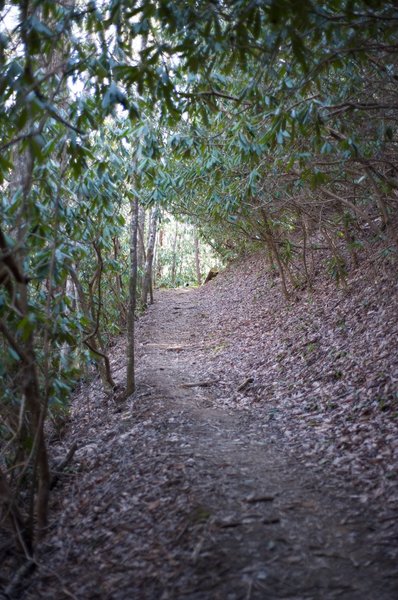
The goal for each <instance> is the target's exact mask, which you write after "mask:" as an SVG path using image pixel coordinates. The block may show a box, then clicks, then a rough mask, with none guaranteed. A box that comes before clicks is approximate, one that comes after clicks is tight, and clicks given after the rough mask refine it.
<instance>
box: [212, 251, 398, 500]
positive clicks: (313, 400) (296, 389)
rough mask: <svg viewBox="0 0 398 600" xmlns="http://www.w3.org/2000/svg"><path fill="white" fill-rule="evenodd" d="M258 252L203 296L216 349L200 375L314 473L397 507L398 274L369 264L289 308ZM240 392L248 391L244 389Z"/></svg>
mask: <svg viewBox="0 0 398 600" xmlns="http://www.w3.org/2000/svg"><path fill="white" fill-rule="evenodd" d="M268 271H269V269H268V268H267V266H266V264H265V257H263V256H261V255H260V254H259V255H257V256H250V257H248V258H246V259H242V260H241V261H237V262H235V263H233V264H232V265H230V267H228V268H227V269H226V271H225V272H224V273H223V274H222V275H221V276H220V277H218V278H216V279H215V280H214V281H212V282H210V283H209V284H207V286H206V287H205V288H203V289H202V290H201V296H202V301H203V302H204V304H205V306H206V310H207V314H208V315H209V318H208V321H207V325H206V327H207V331H206V340H207V341H208V343H210V344H212V347H211V351H210V352H209V353H208V355H207V360H206V362H205V363H204V364H202V366H203V371H204V373H205V372H207V373H208V372H211V377H213V378H214V379H217V380H218V389H219V390H221V397H220V398H219V399H220V401H221V402H222V404H223V405H224V406H228V407H234V408H238V409H242V410H244V409H246V410H252V411H255V413H256V414H258V417H259V418H261V419H265V420H266V421H272V422H273V423H275V424H277V425H278V427H279V429H280V431H281V432H282V433H283V434H284V436H285V438H286V439H287V440H288V443H289V446H290V447H292V448H294V451H295V452H296V451H297V452H299V454H300V456H302V457H303V459H305V460H306V464H307V466H308V467H316V466H319V465H322V467H323V468H327V469H328V470H329V469H333V470H334V471H336V472H338V473H340V474H342V475H344V476H345V477H348V478H353V479H354V480H355V481H358V482H360V486H359V489H360V490H361V492H360V496H361V500H362V501H363V502H366V501H367V500H368V499H369V498H375V497H378V496H382V497H383V498H384V499H385V501H386V502H387V505H388V506H390V507H391V508H393V507H394V508H396V507H397V506H398V278H397V270H396V266H395V267H394V266H389V265H386V264H384V265H383V264H380V262H378V263H374V262H373V263H372V262H369V263H368V264H363V265H362V266H361V268H360V269H357V270H356V271H355V272H353V273H352V274H351V276H350V277H349V278H348V280H347V285H346V286H344V287H337V286H336V284H335V283H334V282H333V281H330V280H326V279H325V278H324V279H323V280H322V279H321V280H320V281H318V282H316V286H315V289H314V291H313V292H311V291H308V290H305V291H301V292H297V295H296V299H295V300H294V301H292V302H290V303H286V301H285V300H284V298H283V295H282V293H281V290H280V286H279V280H278V278H275V279H274V278H272V277H271V276H270V275H269V273H268ZM240 386H241V389H239V387H240Z"/></svg>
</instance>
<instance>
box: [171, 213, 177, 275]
mask: <svg viewBox="0 0 398 600" xmlns="http://www.w3.org/2000/svg"><path fill="white" fill-rule="evenodd" d="M177 240H178V221H176V227H175V231H174V238H173V254H172V263H171V285H172V286H173V287H174V286H175V284H176V273H177Z"/></svg>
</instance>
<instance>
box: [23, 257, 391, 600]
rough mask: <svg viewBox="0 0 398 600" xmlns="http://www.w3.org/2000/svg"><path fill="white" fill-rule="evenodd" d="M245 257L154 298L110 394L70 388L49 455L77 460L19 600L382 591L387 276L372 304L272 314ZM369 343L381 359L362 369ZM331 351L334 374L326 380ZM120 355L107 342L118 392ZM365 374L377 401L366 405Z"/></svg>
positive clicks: (118, 347)
mask: <svg viewBox="0 0 398 600" xmlns="http://www.w3.org/2000/svg"><path fill="white" fill-rule="evenodd" d="M248 264H249V263H248ZM248 264H240V265H239V264H238V265H236V266H234V267H232V268H231V269H230V270H229V271H228V272H227V273H226V274H223V275H220V276H219V277H218V278H217V279H215V280H214V282H211V283H210V284H208V285H206V286H204V287H203V288H201V289H197V290H190V289H180V290H173V291H160V292H157V294H156V296H155V304H154V305H153V306H151V307H150V308H149V310H148V312H147V313H146V314H145V315H144V316H143V317H141V318H140V319H139V321H138V323H137V330H138V331H137V364H138V370H137V384H138V387H137V392H136V393H135V394H134V395H133V396H132V397H131V398H129V399H128V400H127V401H125V402H118V401H117V400H116V399H115V398H111V397H109V396H107V395H106V394H105V393H103V391H102V390H101V387H100V385H99V383H98V381H93V382H92V383H91V384H85V385H83V384H82V385H81V387H80V389H79V390H77V391H76V393H75V398H74V401H73V410H72V415H71V418H70V422H69V423H68V426H67V430H66V433H65V435H64V437H63V439H62V442H59V441H57V442H54V449H56V450H57V452H58V453H59V456H60V457H62V456H64V454H65V452H66V450H67V448H68V447H70V446H71V445H72V443H74V442H77V443H78V445H79V449H78V451H77V452H76V455H75V458H74V461H73V463H72V464H71V466H70V470H69V472H68V473H66V474H65V475H64V476H63V477H62V479H61V481H60V482H59V484H58V485H57V487H56V489H55V490H54V493H53V496H52V507H51V525H50V528H49V531H48V534H47V536H46V539H45V541H44V542H43V544H42V546H41V550H40V553H39V555H38V563H39V565H40V566H39V568H38V569H37V570H36V571H35V573H34V575H33V576H32V577H31V578H30V581H29V586H28V587H27V589H26V590H25V592H24V593H23V594H22V595H21V597H23V598H24V600H36V599H38V598H40V599H43V600H47V599H48V600H49V599H52V600H58V599H60V600H61V599H64V598H65V599H66V598H77V599H79V600H86V599H87V600H89V599H90V600H91V599H92V600H95V599H98V600H133V599H134V600H141V599H142V600H147V599H148V600H179V599H181V600H182V599H184V600H185V599H186V600H212V599H214V600H216V599H219V600H251V599H253V600H256V599H261V600H265V599H267V600H274V599H275V600H276V599H285V600H288V599H289V600H304V599H305V600H310V599H311V600H332V599H339V600H340V599H343V600H374V599H377V600H393V599H396V598H397V597H398V566H397V565H398V528H397V514H398V513H397V506H398V501H397V499H398V491H397V490H398V488H397V460H396V459H397V454H396V453H397V448H398V435H397V433H398V423H397V414H398V412H397V409H396V405H395V404H394V398H395V400H396V391H397V388H396V381H397V379H396V377H397V369H396V362H397V358H396V356H395V352H394V344H396V338H395V337H394V327H395V328H396V325H397V323H396V315H397V313H396V312H395V310H396V304H395V306H394V295H393V293H394V290H395V296H396V287H394V286H396V283H394V282H393V283H391V277H387V274H386V275H385V277H383V276H382V275H380V274H379V280H378V282H376V283H377V288H378V294H377V301H376V302H375V301H374V298H373V296H372V294H373V291H372V290H374V285H375V281H374V280H372V286H370V287H369V290H370V291H369V293H368V296H369V298H368V300H369V302H366V303H365V304H364V307H362V304H361V307H362V308H361V307H359V308H358V306H359V304H358V303H357V302H355V301H354V300H355V294H356V293H357V294H360V292H361V298H362V300H363V299H364V295H363V294H364V290H366V289H368V287H366V286H368V284H369V282H368V281H367V282H366V281H365V282H363V281H362V279H361V281H362V283H361V285H359V283H358V281H356V283H354V285H353V288H352V290H353V291H352V292H351V295H350V294H349V293H348V292H347V291H346V290H340V291H338V292H337V293H336V290H335V289H333V290H332V288H330V289H329V287H328V286H326V287H325V288H324V289H322V290H321V291H320V292H319V295H318V297H316V296H314V297H313V298H310V299H309V300H308V303H307V300H304V299H303V298H302V299H301V300H298V302H297V303H296V304H295V305H294V306H293V308H292V307H291V306H290V307H289V306H287V307H286V308H284V309H280V310H279V311H278V309H277V307H278V306H280V304H278V302H280V298H279V296H278V294H280V293H279V291H277V289H276V288H275V287H273V284H272V282H271V283H270V282H268V283H267V282H265V280H264V278H259V276H258V273H259V272H260V271H259V265H256V264H255V263H253V262H251V263H250V266H249V267H248ZM264 286H266V287H264ZM361 286H362V287H361ZM383 286H387V287H383ZM264 290H265V291H264ZM383 290H384V291H383ZM353 295H354V296H353ZM365 295H366V294H365ZM353 297H354V300H353ZM242 298H243V300H242ZM332 298H333V301H332V300H330V299H332ZM339 298H340V304H339V309H338V310H337V308H336V307H337V304H336V306H335V307H334V309H333V307H332V305H331V304H330V303H329V300H330V301H332V302H333V305H335V303H336V302H337V301H338V299H339ZM372 298H373V299H372ZM328 303H329V304H328ZM344 303H348V304H347V307H348V308H349V309H348V308H347V307H346V308H347V310H346V309H345V308H344V307H345V304H344ZM392 305H393V306H392ZM355 307H356V308H355ZM369 307H370V308H369ZM378 310H380V311H382V312H381V313H380V314H381V315H382V317H383V318H381V319H379V318H376V319H375V318H374V312H375V311H376V313H377V311H378ZM322 311H323V312H322ZM358 311H362V312H361V314H359V313H358ZM363 311H366V314H368V313H369V316H368V321H369V323H368V322H366V323H365V325H366V327H365V328H364V327H363V324H364V318H365V317H364V316H363V314H362V313H363ZM371 311H373V312H372V313H371ZM261 315H262V319H263V320H262V321H261V319H260V316H261ZM379 316H380V315H379V314H377V317H379ZM259 319H260V320H259ZM267 319H269V322H268V321H267ZM292 319H293V320H294V322H291V320H292ZM317 319H318V321H317ZM333 319H337V320H339V321H341V320H342V319H343V320H344V323H345V326H344V327H345V328H347V327H348V328H349V331H350V335H347V331H346V329H344V330H343V328H339V327H338V326H337V327H333V325H332V324H331V323H332V321H333ZM356 319H357V320H358V323H361V327H360V328H359V329H358V331H357V330H356V329H355V323H356ZM370 319H372V322H374V321H375V325H374V330H372V327H371V326H370ZM318 322H319V327H318V328H317V327H316V323H318ZM297 323H299V324H300V327H298V328H296V327H295V325H296V324H297ZM303 324H304V325H305V326H306V327H307V329H305V328H304V329H303ZM271 325H272V326H273V329H271ZM314 327H315V329H316V332H317V333H316V334H314V331H312V329H311V328H314ZM380 328H381V329H383V328H386V331H385V332H384V330H383V331H381V329H380ZM333 331H334V332H336V331H337V334H336V335H343V336H344V335H345V337H344V340H345V341H344V340H343V341H342V340H340V342H339V344H337V342H336V340H335V338H334V337H333V336H334V335H335V333H333ZM395 333H396V330H395ZM368 335H370V336H371V337H372V336H373V337H372V339H371V340H369V339H368V338H367V337H366V336H368ZM361 336H362V337H361ZM385 336H387V342H386V337H385ZM388 336H390V337H388ZM362 338H363V339H364V341H363V346H364V347H363V348H361V345H360V344H361V343H362V342H361V340H362ZM366 340H368V341H367V342H366ZM394 340H395V341H394ZM370 342H371V343H372V344H373V345H375V346H376V348H377V352H376V354H377V357H378V359H379V361H381V360H382V359H381V358H380V356H381V357H383V356H384V359H383V360H384V361H387V362H388V365H387V364H384V363H383V365H380V362H379V363H378V365H377V369H376V371H377V372H376V371H375V369H373V370H372V371H371V372H370V370H369V369H370V366H366V365H367V364H368V363H367V361H368V362H369V365H370V363H371V360H372V358H371V357H370V356H369V352H371V350H370V349H369V348H370ZM385 343H387V347H386V348H385ZM309 344H311V350H310V351H309V350H308V345H309ZM336 344H337V346H338V347H339V348H340V352H343V353H345V354H343V357H344V359H345V361H346V364H347V368H346V371H344V373H343V374H342V375H339V376H336V375H334V377H333V376H331V375H330V373H329V371H330V370H331V368H332V367H333V369H338V370H339V373H340V371H341V370H342V368H343V367H341V366H339V364H338V361H339V357H336V355H335V353H333V352H332V355H333V356H332V358H330V357H329V354H328V353H327V352H326V350H328V351H332V350H333V349H334V347H335V345H336ZM124 345H125V341H124V339H122V338H121V339H120V340H119V341H118V342H117V344H115V345H114V346H113V348H112V349H111V357H112V366H113V371H114V374H115V378H116V379H117V380H118V382H119V383H120V384H123V381H124V377H125V346H124ZM275 345H276V346H278V348H279V350H278V348H276V346H275ZM355 347H356V350H355V351H356V352H357V353H358V356H357V359H356V360H361V361H362V362H363V364H362V363H361V365H362V366H361V365H359V367H358V368H357V370H358V369H359V370H361V368H363V369H365V370H366V377H365V379H364V378H363V377H364V375H363V373H362V374H361V373H359V374H355V373H354V370H355V369H354V367H353V366H352V364H351V362H350V361H352V360H353V358H352V353H353V352H354V349H355ZM297 348H301V353H299V354H294V352H297ZM315 350H316V355H317V360H316V361H314V362H312V363H311V360H312V358H313V356H312V355H313V353H315ZM384 350H387V352H384V354H383V351H384ZM292 353H293V355H292ZM328 361H329V362H330V361H332V363H331V365H332V367H331V366H330V365H329V364H328ZM336 363H337V366H336ZM319 364H322V366H321V367H320V366H319ZM363 365H365V366H363ZM278 369H281V371H278ZM317 369H318V370H317ZM303 371H305V377H303V375H302V374H303ZM380 372H382V373H383V374H384V375H383V377H384V378H382V380H381V379H380V377H381V375H380ZM300 374H301V375H300ZM372 374H373V375H374V377H375V378H376V381H377V385H378V386H379V387H378V388H377V390H378V391H377V393H378V394H380V393H383V394H384V396H383V398H384V400H383V405H382V406H380V404H381V400H380V399H378V400H377V401H375V400H374V397H375V396H374V394H373V395H372V396H371V397H369V399H368V396H367V390H368V389H369V385H373V388H372V389H373V390H374V389H375V387H376V384H374V381H373V380H372V382H373V383H372V382H370V380H369V377H371V376H372ZM267 378H268V379H267ZM358 378H359V379H358ZM361 378H362V379H361ZM377 378H379V379H377ZM342 380H344V381H345V382H346V388H345V395H344V394H342V391H341V389H340V388H341V381H342ZM314 381H315V382H320V384H319V385H318V386H314V385H313V382H314ZM361 382H362V383H361ZM288 383H289V384H290V385H288ZM278 386H279V387H278ZM361 386H362V388H363V390H364V391H363V393H361V394H359V395H358V396H355V393H356V392H358V390H359V391H360V390H362V388H361ZM394 386H395V387H394ZM320 387H321V388H322V390H323V394H321V395H319V394H318V395H317V394H316V390H318V389H319V388H320ZM308 388H309V391H308ZM336 390H337V391H336ZM353 390H354V391H353ZM380 390H382V392H381V391H380ZM394 393H395V396H394ZM318 396H319V397H318ZM347 397H348V399H349V402H347ZM333 398H334V401H333V404H332V405H330V404H331V399H333ZM377 398H379V396H377ZM343 438H345V441H344V439H343Z"/></svg>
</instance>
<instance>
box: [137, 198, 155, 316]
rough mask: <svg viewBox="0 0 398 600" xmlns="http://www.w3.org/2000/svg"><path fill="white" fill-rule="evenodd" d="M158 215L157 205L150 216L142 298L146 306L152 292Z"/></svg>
mask: <svg viewBox="0 0 398 600" xmlns="http://www.w3.org/2000/svg"><path fill="white" fill-rule="evenodd" d="M157 216H158V209H157V207H156V206H155V207H153V209H152V211H151V218H150V222H149V232H148V246H147V251H146V261H145V272H144V280H143V283H142V295H141V300H142V304H143V305H144V306H146V305H147V301H148V294H150V292H151V281H152V268H153V254H154V250H155V240H156V223H157ZM151 301H152V302H153V297H151Z"/></svg>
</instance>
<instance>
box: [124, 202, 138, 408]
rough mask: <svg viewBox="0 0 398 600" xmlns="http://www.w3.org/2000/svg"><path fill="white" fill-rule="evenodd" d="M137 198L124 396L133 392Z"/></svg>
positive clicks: (131, 252) (134, 213)
mask: <svg viewBox="0 0 398 600" xmlns="http://www.w3.org/2000/svg"><path fill="white" fill-rule="evenodd" d="M138 219H139V208H138V200H137V199H135V200H134V204H133V206H132V210H131V226H130V280H129V308H128V313H127V383H126V396H130V395H131V394H133V393H134V392H135V370H134V369H135V356H134V321H135V308H136V304H137V271H138V248H137V238H138Z"/></svg>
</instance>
